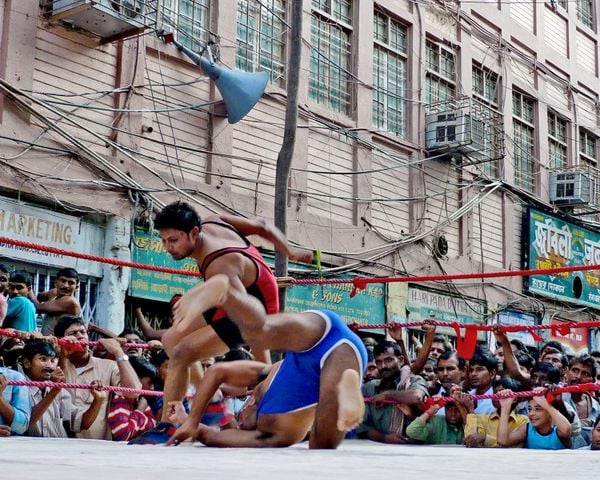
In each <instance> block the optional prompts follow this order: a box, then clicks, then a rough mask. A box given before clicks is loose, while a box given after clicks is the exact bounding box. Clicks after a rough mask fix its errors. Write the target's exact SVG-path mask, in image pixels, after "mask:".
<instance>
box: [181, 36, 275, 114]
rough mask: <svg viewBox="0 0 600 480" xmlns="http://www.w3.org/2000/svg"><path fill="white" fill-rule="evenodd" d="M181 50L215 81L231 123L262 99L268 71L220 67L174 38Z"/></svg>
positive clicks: (267, 79) (267, 80)
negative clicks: (243, 70) (252, 71)
mask: <svg viewBox="0 0 600 480" xmlns="http://www.w3.org/2000/svg"><path fill="white" fill-rule="evenodd" d="M173 43H174V44H175V46H176V47H177V48H178V49H179V51H181V52H183V53H185V54H186V55H187V56H188V57H189V58H190V59H191V60H192V61H193V62H194V63H196V64H197V65H199V66H200V67H201V68H202V71H203V72H204V73H205V74H206V75H207V76H208V77H209V78H210V79H211V80H212V81H213V82H215V86H216V87H217V90H219V93H220V94H221V97H222V98H223V102H224V103H225V108H226V109H227V120H228V121H229V123H237V122H239V121H240V120H241V119H242V118H244V117H245V116H246V115H247V114H248V113H249V112H250V110H252V108H253V107H254V105H256V103H257V102H258V101H259V100H260V98H261V97H262V95H263V93H264V92H265V88H267V83H268V82H269V74H268V73H267V72H255V73H247V72H240V71H239V70H230V69H228V68H223V67H219V66H218V65H216V64H215V63H214V62H212V61H211V60H212V58H211V60H209V59H207V58H205V57H203V56H202V55H198V54H197V53H196V52H193V51H192V50H190V49H189V48H187V47H185V46H183V45H182V44H181V43H179V42H178V41H176V40H173Z"/></svg>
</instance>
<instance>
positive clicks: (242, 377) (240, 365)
mask: <svg viewBox="0 0 600 480" xmlns="http://www.w3.org/2000/svg"><path fill="white" fill-rule="evenodd" d="M271 367H272V366H271V365H267V364H265V363H260V362H253V361H250V360H238V361H235V362H220V363H216V364H214V365H213V366H211V367H210V368H209V369H207V370H206V372H205V374H204V377H203V379H202V382H201V383H200V386H199V388H198V390H197V391H196V396H195V397H194V402H193V406H192V409H191V411H190V414H189V415H188V417H187V420H186V421H185V423H184V424H183V425H181V426H180V427H179V428H178V429H177V431H176V432H175V433H174V434H173V436H172V437H171V438H170V439H169V441H168V442H167V445H177V444H178V443H180V442H183V441H185V440H187V439H188V438H190V437H192V436H194V435H195V433H196V429H197V428H198V423H199V422H200V419H201V418H202V415H203V414H204V412H205V410H206V407H207V405H208V404H209V402H210V401H211V400H212V398H213V396H214V394H215V392H216V391H217V389H218V388H219V387H220V386H221V384H222V383H227V384H229V385H234V386H239V387H249V388H252V387H255V386H256V385H257V384H258V382H259V381H261V380H262V379H263V378H264V377H265V376H266V375H267V374H268V372H269V370H270V369H271Z"/></svg>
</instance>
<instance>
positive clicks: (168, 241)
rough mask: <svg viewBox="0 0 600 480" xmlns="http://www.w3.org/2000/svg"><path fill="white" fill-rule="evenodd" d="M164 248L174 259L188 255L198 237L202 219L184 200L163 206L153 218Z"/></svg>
mask: <svg viewBox="0 0 600 480" xmlns="http://www.w3.org/2000/svg"><path fill="white" fill-rule="evenodd" d="M154 226H155V228H156V229H157V230H158V231H159V235H160V238H161V239H162V242H163V246H164V247H165V250H166V251H167V252H169V254H170V255H171V256H172V257H173V258H174V259H175V260H181V259H183V258H186V257H189V256H190V255H191V254H192V252H193V251H194V248H195V247H196V246H197V244H198V242H199V239H200V229H201V228H202V220H201V219H200V215H198V212H196V210H194V208H192V207H191V206H190V205H189V204H187V203H185V202H175V203H171V204H170V205H167V206H166V207H165V208H163V209H162V210H161V211H160V212H159V213H158V214H157V215H156V217H155V218H154Z"/></svg>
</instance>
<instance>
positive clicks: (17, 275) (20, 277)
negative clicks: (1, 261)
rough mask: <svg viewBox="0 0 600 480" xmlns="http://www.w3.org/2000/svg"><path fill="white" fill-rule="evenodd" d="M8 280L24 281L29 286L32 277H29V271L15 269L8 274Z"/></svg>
mask: <svg viewBox="0 0 600 480" xmlns="http://www.w3.org/2000/svg"><path fill="white" fill-rule="evenodd" d="M10 281H11V282H19V283H24V284H25V285H27V286H28V287H31V282H32V279H31V275H30V274H29V273H27V272H25V271H24V270H16V271H15V272H13V273H12V275H11V276H10Z"/></svg>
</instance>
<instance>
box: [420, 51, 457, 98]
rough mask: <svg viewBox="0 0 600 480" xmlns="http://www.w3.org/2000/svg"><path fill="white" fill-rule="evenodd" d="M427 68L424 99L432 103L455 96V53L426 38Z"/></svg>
mask: <svg viewBox="0 0 600 480" xmlns="http://www.w3.org/2000/svg"><path fill="white" fill-rule="evenodd" d="M425 67H426V69H427V74H426V85H425V101H426V103H427V105H432V104H434V103H438V102H444V101H446V100H452V99H453V98H455V97H456V54H455V53H454V52H452V51H450V50H448V49H446V48H444V47H442V46H441V45H439V44H437V43H435V42H433V41H432V40H427V42H426V46H425Z"/></svg>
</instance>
